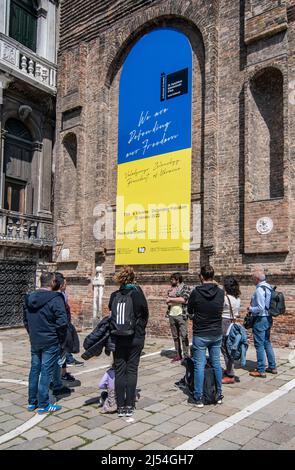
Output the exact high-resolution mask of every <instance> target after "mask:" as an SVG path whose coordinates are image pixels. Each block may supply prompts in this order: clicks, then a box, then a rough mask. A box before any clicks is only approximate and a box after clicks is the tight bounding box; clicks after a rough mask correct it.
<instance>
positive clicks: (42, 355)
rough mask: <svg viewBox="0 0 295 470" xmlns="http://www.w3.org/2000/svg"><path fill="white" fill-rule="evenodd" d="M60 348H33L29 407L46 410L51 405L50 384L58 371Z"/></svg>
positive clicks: (57, 346) (55, 346) (56, 346)
mask: <svg viewBox="0 0 295 470" xmlns="http://www.w3.org/2000/svg"><path fill="white" fill-rule="evenodd" d="M59 355H60V346H59V345H54V346H51V347H49V348H47V349H36V348H34V347H33V346H32V348H31V356H32V359H31V370H30V375H29V405H38V406H39V407H40V408H45V407H46V406H47V405H48V404H49V384H50V381H51V379H52V377H53V374H54V372H55V370H56V364H57V361H58V358H59Z"/></svg>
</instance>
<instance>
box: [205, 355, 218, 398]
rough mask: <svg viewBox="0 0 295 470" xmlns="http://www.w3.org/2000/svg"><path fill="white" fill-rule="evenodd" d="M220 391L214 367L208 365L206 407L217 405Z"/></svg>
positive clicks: (206, 373) (206, 368)
mask: <svg viewBox="0 0 295 470" xmlns="http://www.w3.org/2000/svg"><path fill="white" fill-rule="evenodd" d="M218 398H219V397H218V391H217V383H216V377H215V372H214V369H213V367H211V365H210V364H209V363H207V365H206V367H205V377H204V386H203V403H204V405H215V404H216V403H217V401H218Z"/></svg>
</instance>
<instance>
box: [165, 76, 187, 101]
mask: <svg viewBox="0 0 295 470" xmlns="http://www.w3.org/2000/svg"><path fill="white" fill-rule="evenodd" d="M187 92H188V68H186V69H182V70H179V71H178V72H174V73H170V74H169V75H165V73H162V74H161V101H164V100H169V99H171V98H176V96H181V95H185V94H186V93H187Z"/></svg>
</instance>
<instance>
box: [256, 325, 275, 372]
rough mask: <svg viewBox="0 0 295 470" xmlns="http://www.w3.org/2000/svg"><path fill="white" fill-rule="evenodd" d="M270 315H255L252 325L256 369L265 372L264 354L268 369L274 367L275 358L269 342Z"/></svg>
mask: <svg viewBox="0 0 295 470" xmlns="http://www.w3.org/2000/svg"><path fill="white" fill-rule="evenodd" d="M272 323H273V321H272V318H271V317H257V319H256V321H255V323H254V326H253V339H254V346H255V349H256V354H257V370H258V372H261V373H264V372H265V354H266V356H267V360H268V366H269V367H270V369H276V358H275V355H274V351H273V348H272V345H271V342H270V330H271V327H272Z"/></svg>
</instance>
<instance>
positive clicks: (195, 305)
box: [187, 283, 224, 338]
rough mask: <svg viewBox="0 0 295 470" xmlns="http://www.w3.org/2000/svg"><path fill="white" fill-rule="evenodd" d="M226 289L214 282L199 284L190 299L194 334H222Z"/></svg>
mask: <svg viewBox="0 0 295 470" xmlns="http://www.w3.org/2000/svg"><path fill="white" fill-rule="evenodd" d="M223 304H224V291H223V290H222V289H220V287H218V286H217V284H214V283H212V284H211V283H210V284H209V283H208V284H203V285H201V286H197V287H196V288H195V289H194V290H193V291H192V293H191V295H190V298H189V300H188V305H187V311H188V314H189V317H190V318H191V319H192V320H193V334H194V336H202V337H205V338H216V337H219V336H221V335H222V312H223Z"/></svg>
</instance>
